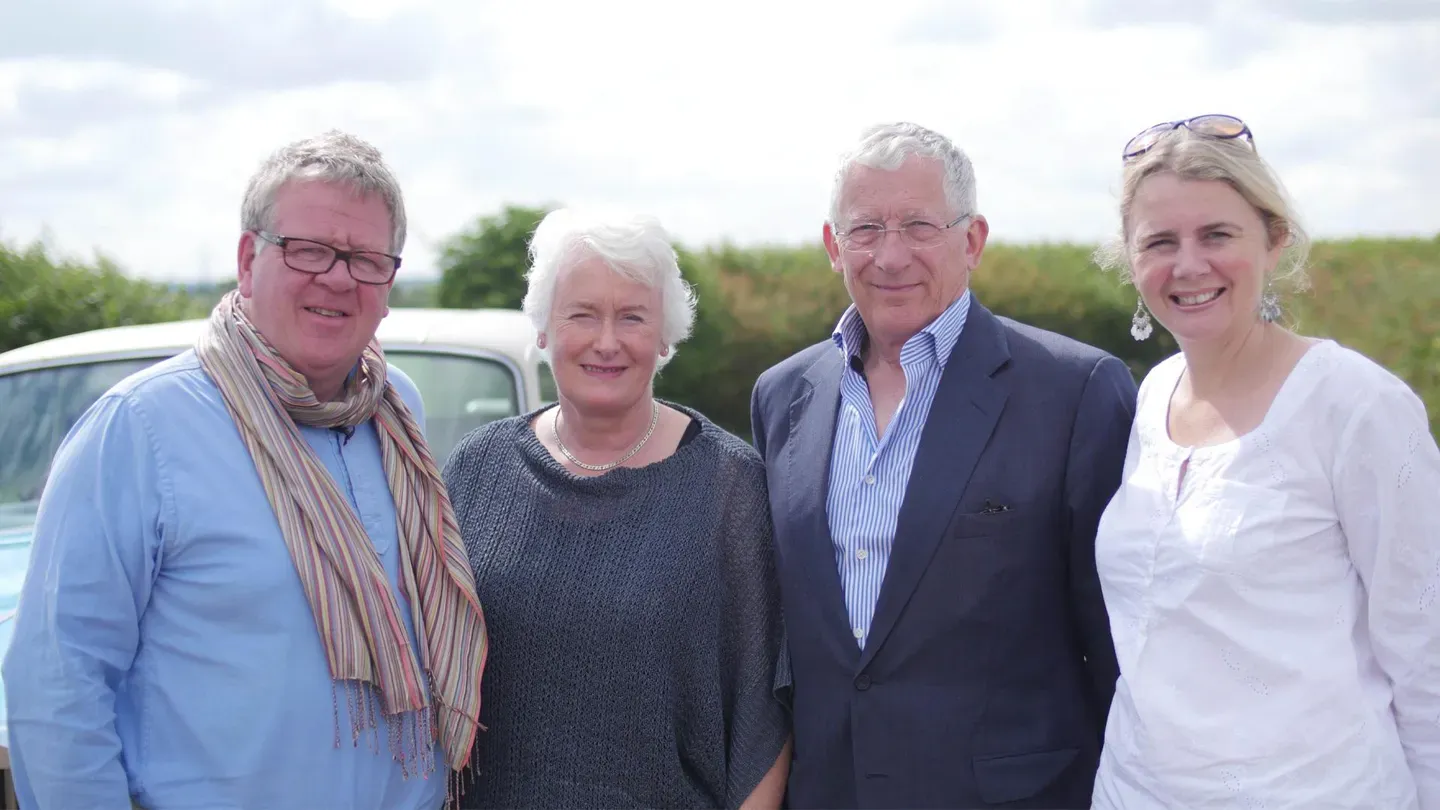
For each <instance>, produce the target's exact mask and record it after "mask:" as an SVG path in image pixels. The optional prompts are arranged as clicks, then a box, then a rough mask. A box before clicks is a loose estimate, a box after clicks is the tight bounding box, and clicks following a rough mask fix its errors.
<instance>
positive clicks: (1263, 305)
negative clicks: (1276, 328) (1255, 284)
mask: <svg viewBox="0 0 1440 810" xmlns="http://www.w3.org/2000/svg"><path fill="white" fill-rule="evenodd" d="M1260 320H1262V321H1264V322H1266V323H1275V322H1276V321H1278V320H1280V296H1279V295H1277V294H1276V293H1275V281H1274V279H1270V280H1267V281H1266V282H1265V294H1264V295H1261V296H1260Z"/></svg>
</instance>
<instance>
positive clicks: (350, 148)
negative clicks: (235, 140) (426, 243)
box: [240, 129, 405, 254]
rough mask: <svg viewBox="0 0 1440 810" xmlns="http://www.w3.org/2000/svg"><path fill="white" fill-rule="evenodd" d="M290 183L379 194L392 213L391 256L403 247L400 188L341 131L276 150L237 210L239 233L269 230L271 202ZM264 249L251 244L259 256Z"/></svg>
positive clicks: (372, 152)
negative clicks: (307, 182)
mask: <svg viewBox="0 0 1440 810" xmlns="http://www.w3.org/2000/svg"><path fill="white" fill-rule="evenodd" d="M291 180H315V181H319V182H322V183H334V184H336V185H344V186H349V187H350V188H351V189H353V190H354V191H355V193H356V194H360V195H367V194H379V195H380V198H381V199H383V200H384V201H385V207H386V208H389V209H390V222H391V225H392V226H393V228H394V230H393V231H392V232H391V235H390V252H391V253H395V254H399V253H400V251H401V250H403V249H404V247H405V199H404V197H403V196H402V195H401V193H400V183H399V182H398V181H397V180H396V179H395V175H394V174H393V173H392V172H391V171H390V167H389V166H386V165H385V161H384V159H383V158H382V157H381V156H380V150H379V149H376V148H375V147H374V146H371V145H370V144H368V143H366V142H365V141H362V140H360V139H359V138H357V137H355V136H354V135H349V134H347V133H344V132H340V131H339V130H333V129H332V130H330V131H329V132H326V133H325V134H323V135H317V136H314V137H310V138H305V139H304V140H299V141H295V142H294V143H290V144H287V145H285V146H282V147H280V148H279V149H277V150H275V151H274V152H273V153H271V155H270V156H269V157H268V158H266V159H265V162H264V163H262V164H260V168H259V169H257V170H256V172H255V174H254V175H253V176H251V178H250V183H249V185H248V186H246V188H245V199H244V202H242V203H241V204H240V227H241V228H242V229H244V230H247V231H265V230H270V228H271V227H272V222H273V220H274V216H275V197H276V195H277V194H279V193H280V189H281V187H283V186H284V185H285V184H286V183H287V182H290V181H291ZM264 244H265V243H264V242H263V241H262V240H258V239H257V240H256V241H255V251H256V252H257V253H258V252H259V251H260V248H261V247H262V246H263V245H264Z"/></svg>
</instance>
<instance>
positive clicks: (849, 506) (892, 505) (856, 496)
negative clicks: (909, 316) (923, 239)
mask: <svg viewBox="0 0 1440 810" xmlns="http://www.w3.org/2000/svg"><path fill="white" fill-rule="evenodd" d="M969 313H970V291H969V290H966V291H965V294H964V295H962V296H960V298H959V299H957V300H956V301H955V303H953V304H951V305H950V306H949V308H947V309H946V310H945V311H944V312H942V313H941V314H940V316H939V317H937V318H936V319H935V320H934V321H931V322H930V324H929V325H928V326H926V327H925V328H924V329H922V330H920V332H918V333H916V335H915V336H914V337H912V338H910V339H909V340H907V341H905V345H904V347H902V348H901V349H900V367H901V369H903V370H904V372H905V396H904V397H903V398H902V399H901V400H900V405H899V406H898V407H897V408H896V409H895V415H894V416H893V417H892V418H891V420H890V424H889V425H888V426H887V428H886V430H885V435H884V436H883V437H881V436H877V435H876V434H877V430H876V424H875V408H874V406H873V405H871V403H870V389H869V386H868V385H867V384H866V382H865V375H864V374H863V373H861V372H859V371H856V370H855V369H854V368H852V367H851V365H850V358H852V357H858V356H860V351H861V349H862V348H863V347H864V345H865V334H866V333H865V324H864V322H863V321H862V320H861V319H860V313H859V311H858V310H857V309H856V308H855V307H854V306H853V305H852V306H851V307H850V308H849V309H847V310H846V311H845V314H844V315H842V316H841V317H840V323H839V324H838V325H837V326H836V327H835V332H834V334H833V335H832V336H831V337H832V338H833V339H834V341H835V345H836V346H837V347H839V349H840V351H841V352H843V353H844V355H845V372H844V376H842V377H841V379H840V413H839V415H838V417H837V419H836V422H835V439H834V444H833V445H832V447H831V450H830V452H831V459H830V495H829V497H828V498H827V499H826V502H825V510H826V512H827V513H828V515H829V519H830V536H831V539H832V540H833V541H834V543H835V565H836V566H837V567H838V568H839V569H840V584H841V586H842V587H843V588H844V589H845V607H846V610H847V611H848V612H849V614H850V628H851V630H852V631H853V632H854V634H855V641H856V643H857V644H859V645H860V646H861V647H862V648H863V647H864V646H865V639H866V637H867V636H869V634H870V620H871V617H872V616H873V615H874V613H875V601H876V600H877V599H879V598H880V583H881V582H883V581H884V579H885V567H886V565H887V564H888V563H889V562H890V549H891V547H892V546H893V545H894V543H895V524H896V521H897V520H898V519H899V517H900V505H901V503H902V502H904V500H905V487H906V485H907V484H908V483H909V481H910V468H911V467H912V466H914V464H915V452H916V450H917V449H919V447H920V433H921V431H923V430H924V429H925V418H926V417H927V416H928V415H929V414H930V403H931V402H933V401H934V399H935V390H936V389H937V388H939V387H940V374H941V373H942V372H943V371H944V370H945V360H946V359H947V358H948V357H949V356H950V350H951V349H953V348H955V341H957V340H959V339H960V332H961V330H963V329H964V328H965V318H966V316H967V315H969Z"/></svg>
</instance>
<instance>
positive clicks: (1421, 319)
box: [657, 238, 1440, 436]
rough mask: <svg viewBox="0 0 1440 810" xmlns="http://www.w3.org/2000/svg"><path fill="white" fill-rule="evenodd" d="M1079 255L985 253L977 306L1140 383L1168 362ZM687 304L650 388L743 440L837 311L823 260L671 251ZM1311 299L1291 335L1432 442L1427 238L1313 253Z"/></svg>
mask: <svg viewBox="0 0 1440 810" xmlns="http://www.w3.org/2000/svg"><path fill="white" fill-rule="evenodd" d="M1092 250H1093V248H1092V247H1090V246H1085V245H1066V244H1054V245H1027V246H1020V245H1004V244H1000V245H992V246H991V247H989V248H987V249H986V252H985V257H984V260H983V262H982V263H981V266H980V268H979V269H978V270H977V271H976V273H975V274H974V276H973V278H972V287H973V289H974V290H975V294H976V295H977V296H978V298H979V299H980V300H981V301H982V302H984V304H985V306H987V307H989V308H990V309H991V310H992V311H994V312H996V313H997V314H1000V315H1007V316H1009V317H1012V318H1015V319H1016V320H1020V321H1024V322H1026V323H1030V324H1033V325H1035V326H1039V327H1042V328H1045V329H1050V330H1053V331H1056V332H1059V333H1061V334H1065V335H1069V336H1071V337H1074V338H1076V339H1078V340H1082V341H1084V342H1086V343H1090V344H1092V345H1095V346H1099V347H1101V348H1103V349H1105V350H1106V351H1109V352H1111V353H1113V354H1115V355H1116V356H1118V357H1120V358H1121V359H1123V360H1124V361H1125V362H1126V363H1128V364H1129V365H1130V368H1131V369H1132V371H1133V372H1134V373H1135V375H1136V378H1137V379H1139V378H1141V377H1143V376H1144V374H1145V373H1146V372H1147V371H1149V369H1150V368H1151V367H1152V366H1153V365H1154V364H1155V363H1156V362H1158V361H1159V360H1161V359H1163V358H1165V357H1167V356H1169V355H1170V354H1173V353H1174V352H1175V351H1177V347H1176V345H1175V342H1174V340H1173V339H1172V338H1171V337H1170V336H1169V335H1168V334H1167V333H1165V332H1164V331H1163V330H1161V329H1158V328H1157V329H1156V330H1155V333H1154V335H1152V336H1151V338H1150V339H1149V340H1147V341H1144V342H1137V341H1135V340H1134V339H1133V338H1131V336H1130V319H1131V315H1132V313H1133V312H1134V309H1135V291H1134V289H1133V288H1131V287H1129V286H1126V285H1123V284H1122V283H1121V282H1120V281H1119V279H1118V278H1116V276H1115V275H1113V274H1110V273H1106V272H1104V271H1102V270H1100V269H1099V268H1098V267H1096V266H1095V265H1094V264H1093V263H1092V262H1091V261H1090V254H1091V252H1092ZM682 267H683V270H684V272H685V274H686V276H687V278H689V279H690V280H691V282H692V283H693V284H695V286H696V287H697V290H698V292H699V295H700V313H699V319H698V320H699V322H698V324H697V327H696V333H695V336H694V337H693V338H692V340H691V341H690V342H689V343H688V344H686V345H685V346H683V347H682V349H681V351H680V353H679V355H678V356H677V357H676V358H675V361H674V362H673V363H672V364H671V365H670V366H669V367H667V369H666V370H665V372H664V373H663V374H662V376H661V379H660V381H659V383H658V385H657V389H658V391H659V393H660V394H661V395H663V396H666V397H670V398H673V399H675V400H677V401H681V402H686V403H689V404H692V405H694V406H696V407H698V408H699V409H701V410H702V411H704V412H705V413H706V414H707V415H709V416H710V417H711V418H712V419H715V420H716V421H718V422H719V423H721V424H722V425H725V426H726V427H728V428H730V429H731V430H734V431H736V432H738V433H740V435H742V436H749V396H750V390H751V386H752V385H753V384H754V381H755V378H756V377H757V376H758V375H759V374H760V372H762V371H764V370H765V369H766V368H768V367H769V366H770V365H772V364H774V363H776V362H778V361H779V360H781V359H782V358H784V357H786V356H787V355H789V354H791V353H792V352H794V351H796V350H798V349H800V348H802V347H804V346H808V345H810V344H812V343H814V342H816V341H819V340H823V339H825V337H826V336H828V335H829V334H830V330H831V329H832V328H833V326H834V324H835V321H836V319H837V318H838V317H839V315H840V313H841V312H842V311H843V310H844V308H845V306H846V305H848V304H849V298H848V296H847V294H846V292H845V288H844V285H843V284H842V283H841V281H840V279H839V277H837V276H836V275H835V273H834V272H833V271H832V270H831V268H830V265H829V262H828V261H827V259H826V257H825V254H824V251H823V250H822V249H821V248H820V247H818V246H816V247H812V248H752V249H744V250H742V249H738V248H734V247H728V246H725V247H718V248H714V249H709V250H705V251H701V252H698V253H689V252H682ZM1310 277H1311V287H1310V289H1309V290H1307V291H1305V292H1302V293H1300V294H1298V295H1296V296H1294V297H1293V298H1292V299H1291V300H1289V301H1288V302H1287V306H1288V307H1289V311H1290V313H1291V317H1292V318H1293V319H1294V320H1295V322H1296V325H1297V327H1298V329H1299V330H1300V331H1302V332H1304V333H1306V334H1310V335H1316V336H1323V337H1331V338H1334V339H1336V340H1337V341H1339V342H1341V343H1343V344H1345V345H1347V346H1350V347H1351V348H1354V349H1356V350H1358V351H1360V352H1363V353H1365V354H1366V355H1368V356H1370V357H1372V358H1374V359H1375V360H1377V361H1378V362H1380V363H1381V364H1383V365H1385V366H1386V367H1387V368H1389V369H1391V370H1392V371H1394V372H1395V373H1396V374H1398V375H1399V376H1400V377H1402V378H1403V379H1405V380H1406V381H1407V382H1408V383H1409V384H1410V385H1411V387H1413V388H1414V389H1415V390H1416V391H1417V392H1418V393H1419V394H1420V396H1421V398H1422V399H1423V400H1424V401H1425V404H1426V407H1427V409H1428V411H1429V414H1430V420H1431V428H1432V430H1434V431H1435V433H1436V434H1437V435H1440V238H1436V239H1385V240H1375V239H1364V240H1351V241H1333V242H1322V243H1319V244H1317V245H1315V247H1314V250H1313V252H1312V256H1311V270H1310Z"/></svg>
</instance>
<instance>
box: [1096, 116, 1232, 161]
mask: <svg viewBox="0 0 1440 810" xmlns="http://www.w3.org/2000/svg"><path fill="white" fill-rule="evenodd" d="M1180 127H1185V128H1186V129H1188V130H1190V131H1191V132H1193V133H1195V134H1196V135H1204V136H1205V137H1207V138H1216V139H1219V140H1222V141H1228V140H1232V139H1234V138H1241V137H1243V138H1245V140H1247V141H1249V142H1250V148H1251V149H1254V148H1255V135H1254V134H1253V133H1251V132H1250V125H1249V124H1247V123H1245V122H1244V121H1241V120H1240V119H1239V118H1236V117H1235V116H1233V115H1214V114H1212V115H1197V116H1195V117H1194V118H1186V119H1185V120H1184V121H1166V122H1165V123H1163V124H1156V125H1155V126H1153V127H1149V128H1148V129H1146V130H1144V131H1143V132H1141V133H1140V134H1139V135H1136V136H1135V137H1133V138H1131V139H1130V140H1129V142H1127V143H1126V144H1125V154H1124V156H1123V157H1122V160H1131V159H1132V158H1137V157H1139V156H1141V155H1143V154H1145V153H1146V152H1148V151H1150V150H1151V149H1152V148H1154V146H1155V144H1157V143H1159V142H1160V139H1161V138H1163V137H1164V136H1165V135H1167V134H1169V133H1170V132H1172V131H1174V130H1177V129H1179V128H1180Z"/></svg>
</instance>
